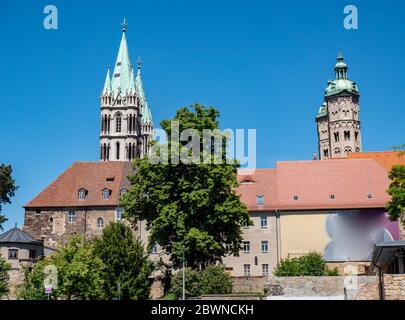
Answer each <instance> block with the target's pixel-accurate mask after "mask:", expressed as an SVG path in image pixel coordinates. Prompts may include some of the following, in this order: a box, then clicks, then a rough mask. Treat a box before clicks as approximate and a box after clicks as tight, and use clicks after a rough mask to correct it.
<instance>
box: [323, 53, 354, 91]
mask: <svg viewBox="0 0 405 320" xmlns="http://www.w3.org/2000/svg"><path fill="white" fill-rule="evenodd" d="M348 69H349V68H348V66H347V64H346V63H345V62H344V58H343V54H342V51H341V50H340V49H339V52H338V56H337V63H336V64H335V68H334V71H335V76H336V79H335V80H333V81H328V87H327V88H326V90H325V96H326V97H329V96H333V95H336V94H340V93H341V92H343V91H347V92H350V93H353V94H356V95H360V93H359V89H358V88H357V85H356V82H354V81H351V80H349V78H348V75H347V70H348Z"/></svg>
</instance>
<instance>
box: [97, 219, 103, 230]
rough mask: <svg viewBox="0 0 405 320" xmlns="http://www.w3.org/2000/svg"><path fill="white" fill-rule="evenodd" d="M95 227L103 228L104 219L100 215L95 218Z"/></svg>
mask: <svg viewBox="0 0 405 320" xmlns="http://www.w3.org/2000/svg"><path fill="white" fill-rule="evenodd" d="M97 228H104V219H103V218H101V217H100V218H98V219H97Z"/></svg>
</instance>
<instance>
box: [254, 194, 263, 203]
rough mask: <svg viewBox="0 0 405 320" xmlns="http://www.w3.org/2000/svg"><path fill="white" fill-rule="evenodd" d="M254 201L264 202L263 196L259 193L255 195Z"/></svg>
mask: <svg viewBox="0 0 405 320" xmlns="http://www.w3.org/2000/svg"><path fill="white" fill-rule="evenodd" d="M256 203H257V204H264V196H263V195H260V196H257V197H256Z"/></svg>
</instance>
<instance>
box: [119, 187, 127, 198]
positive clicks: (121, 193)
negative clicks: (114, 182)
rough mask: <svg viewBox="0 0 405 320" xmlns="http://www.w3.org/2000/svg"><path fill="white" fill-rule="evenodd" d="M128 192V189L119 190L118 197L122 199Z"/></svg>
mask: <svg viewBox="0 0 405 320" xmlns="http://www.w3.org/2000/svg"><path fill="white" fill-rule="evenodd" d="M127 192H128V189H125V188H122V189H121V190H120V197H122V196H123V195H124V194H126V193H127Z"/></svg>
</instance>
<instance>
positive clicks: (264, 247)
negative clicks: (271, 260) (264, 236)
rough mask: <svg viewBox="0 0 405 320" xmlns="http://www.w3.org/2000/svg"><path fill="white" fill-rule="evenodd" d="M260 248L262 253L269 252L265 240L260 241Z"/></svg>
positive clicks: (267, 243)
mask: <svg viewBox="0 0 405 320" xmlns="http://www.w3.org/2000/svg"><path fill="white" fill-rule="evenodd" d="M261 246H262V252H269V242H268V241H267V240H262V243H261Z"/></svg>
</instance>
